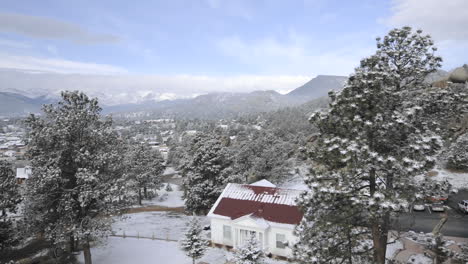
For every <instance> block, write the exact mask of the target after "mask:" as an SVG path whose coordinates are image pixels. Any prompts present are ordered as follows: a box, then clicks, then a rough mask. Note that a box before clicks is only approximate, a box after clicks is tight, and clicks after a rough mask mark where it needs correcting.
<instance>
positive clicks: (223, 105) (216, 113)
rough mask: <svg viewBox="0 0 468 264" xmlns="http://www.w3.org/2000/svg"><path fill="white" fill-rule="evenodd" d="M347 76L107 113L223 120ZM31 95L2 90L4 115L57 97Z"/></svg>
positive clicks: (317, 93)
mask: <svg viewBox="0 0 468 264" xmlns="http://www.w3.org/2000/svg"><path fill="white" fill-rule="evenodd" d="M345 81H346V77H344V76H331V75H319V76H317V77H316V78H313V79H312V80H310V81H309V82H307V83H306V84H304V85H303V86H301V87H299V88H297V89H295V90H293V91H291V92H290V93H289V94H287V95H282V94H279V93H277V92H275V91H271V90H270V91H254V92H251V93H226V92H224V93H210V94H205V95H200V96H197V97H195V98H190V99H177V100H163V101H154V100H147V101H142V102H140V103H136V104H121V105H113V106H105V105H103V113H104V114H110V113H112V114H113V115H114V116H116V117H140V118H141V117H151V118H153V117H161V118H163V117H172V118H173V117H182V118H204V119H219V118H228V117H234V116H239V115H244V114H252V113H259V112H268V111H273V110H278V109H280V108H284V107H290V106H298V105H300V104H303V103H305V102H307V101H310V100H312V99H315V98H319V97H323V96H325V97H326V95H327V93H328V91H329V90H332V89H334V90H339V89H341V88H342V86H343V84H344V82H345ZM24 93H25V94H28V96H29V97H27V96H24V95H22V94H19V93H16V90H15V92H0V116H11V115H16V116H21V115H25V114H27V113H30V112H33V113H34V112H39V110H40V107H41V105H42V104H45V103H50V102H52V101H53V100H56V99H53V98H49V97H46V96H39V97H38V96H37V95H35V96H36V97H32V95H31V93H30V92H28V91H25V92H24Z"/></svg>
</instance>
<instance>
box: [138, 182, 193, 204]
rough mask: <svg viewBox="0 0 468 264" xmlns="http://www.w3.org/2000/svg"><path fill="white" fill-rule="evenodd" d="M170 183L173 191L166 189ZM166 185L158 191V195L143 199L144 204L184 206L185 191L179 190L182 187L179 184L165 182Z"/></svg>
mask: <svg viewBox="0 0 468 264" xmlns="http://www.w3.org/2000/svg"><path fill="white" fill-rule="evenodd" d="M168 184H169V185H170V186H171V188H172V191H170V192H168V191H166V187H167V185H168ZM163 185H164V186H163V187H162V188H161V190H159V191H157V193H158V196H156V197H155V198H153V199H151V200H143V201H142V203H143V206H148V205H159V206H166V207H182V206H184V200H182V195H183V194H184V192H183V191H179V190H180V187H179V185H177V184H173V183H164V184H163Z"/></svg>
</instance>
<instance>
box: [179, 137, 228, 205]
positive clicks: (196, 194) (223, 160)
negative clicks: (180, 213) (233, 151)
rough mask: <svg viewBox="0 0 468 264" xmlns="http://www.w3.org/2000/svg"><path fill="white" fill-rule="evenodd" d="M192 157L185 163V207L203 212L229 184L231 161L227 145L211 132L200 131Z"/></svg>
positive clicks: (194, 144) (194, 141) (193, 147)
mask: <svg viewBox="0 0 468 264" xmlns="http://www.w3.org/2000/svg"><path fill="white" fill-rule="evenodd" d="M190 155H191V159H190V161H189V162H188V164H186V165H185V167H184V173H185V175H186V176H185V177H186V178H185V179H184V183H183V188H184V199H185V209H186V210H187V211H189V212H194V213H204V212H206V211H208V210H209V209H210V208H211V206H212V205H213V204H214V202H215V201H216V199H217V198H218V196H219V195H220V194H221V192H222V189H223V188H224V186H225V185H226V184H227V182H226V181H227V180H228V176H229V174H228V173H225V170H226V169H228V168H229V166H230V165H231V161H230V158H229V156H228V153H227V151H226V148H225V147H224V146H223V145H222V144H221V141H220V140H219V139H217V138H215V137H213V136H211V135H197V136H196V137H195V138H194V140H193V145H192V150H191V153H190Z"/></svg>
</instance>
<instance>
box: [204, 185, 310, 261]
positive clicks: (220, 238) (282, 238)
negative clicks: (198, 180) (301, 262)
mask: <svg viewBox="0 0 468 264" xmlns="http://www.w3.org/2000/svg"><path fill="white" fill-rule="evenodd" d="M300 193H301V191H300V190H293V189H283V188H277V187H276V186H275V185H273V184H272V183H270V182H268V181H266V180H262V181H259V182H256V183H253V184H250V185H247V184H233V183H230V184H228V185H227V186H226V188H225V189H224V191H223V192H222V194H221V195H220V197H219V198H218V200H217V201H216V203H215V204H214V205H213V207H212V208H211V210H210V212H209V213H208V217H209V219H210V222H211V241H212V243H214V244H217V245H224V246H228V247H233V248H234V249H235V248H238V247H240V246H242V245H243V244H244V243H245V241H246V240H247V238H248V237H249V236H250V235H251V234H254V235H255V237H256V238H257V240H258V241H259V244H260V245H261V247H262V249H263V250H264V252H266V253H267V254H272V255H276V256H282V257H287V258H289V257H292V249H291V246H292V245H294V244H295V243H296V242H297V237H296V236H295V235H294V233H293V231H294V228H295V226H296V225H298V224H299V223H300V221H301V220H302V217H303V214H302V212H301V211H300V210H299V208H298V207H297V205H296V203H295V200H296V198H298V197H299V195H300Z"/></svg>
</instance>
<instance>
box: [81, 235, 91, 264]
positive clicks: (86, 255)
mask: <svg viewBox="0 0 468 264" xmlns="http://www.w3.org/2000/svg"><path fill="white" fill-rule="evenodd" d="M83 254H84V261H85V264H92V263H93V262H92V260H91V248H90V246H89V240H88V238H86V240H85V242H84V244H83Z"/></svg>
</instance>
